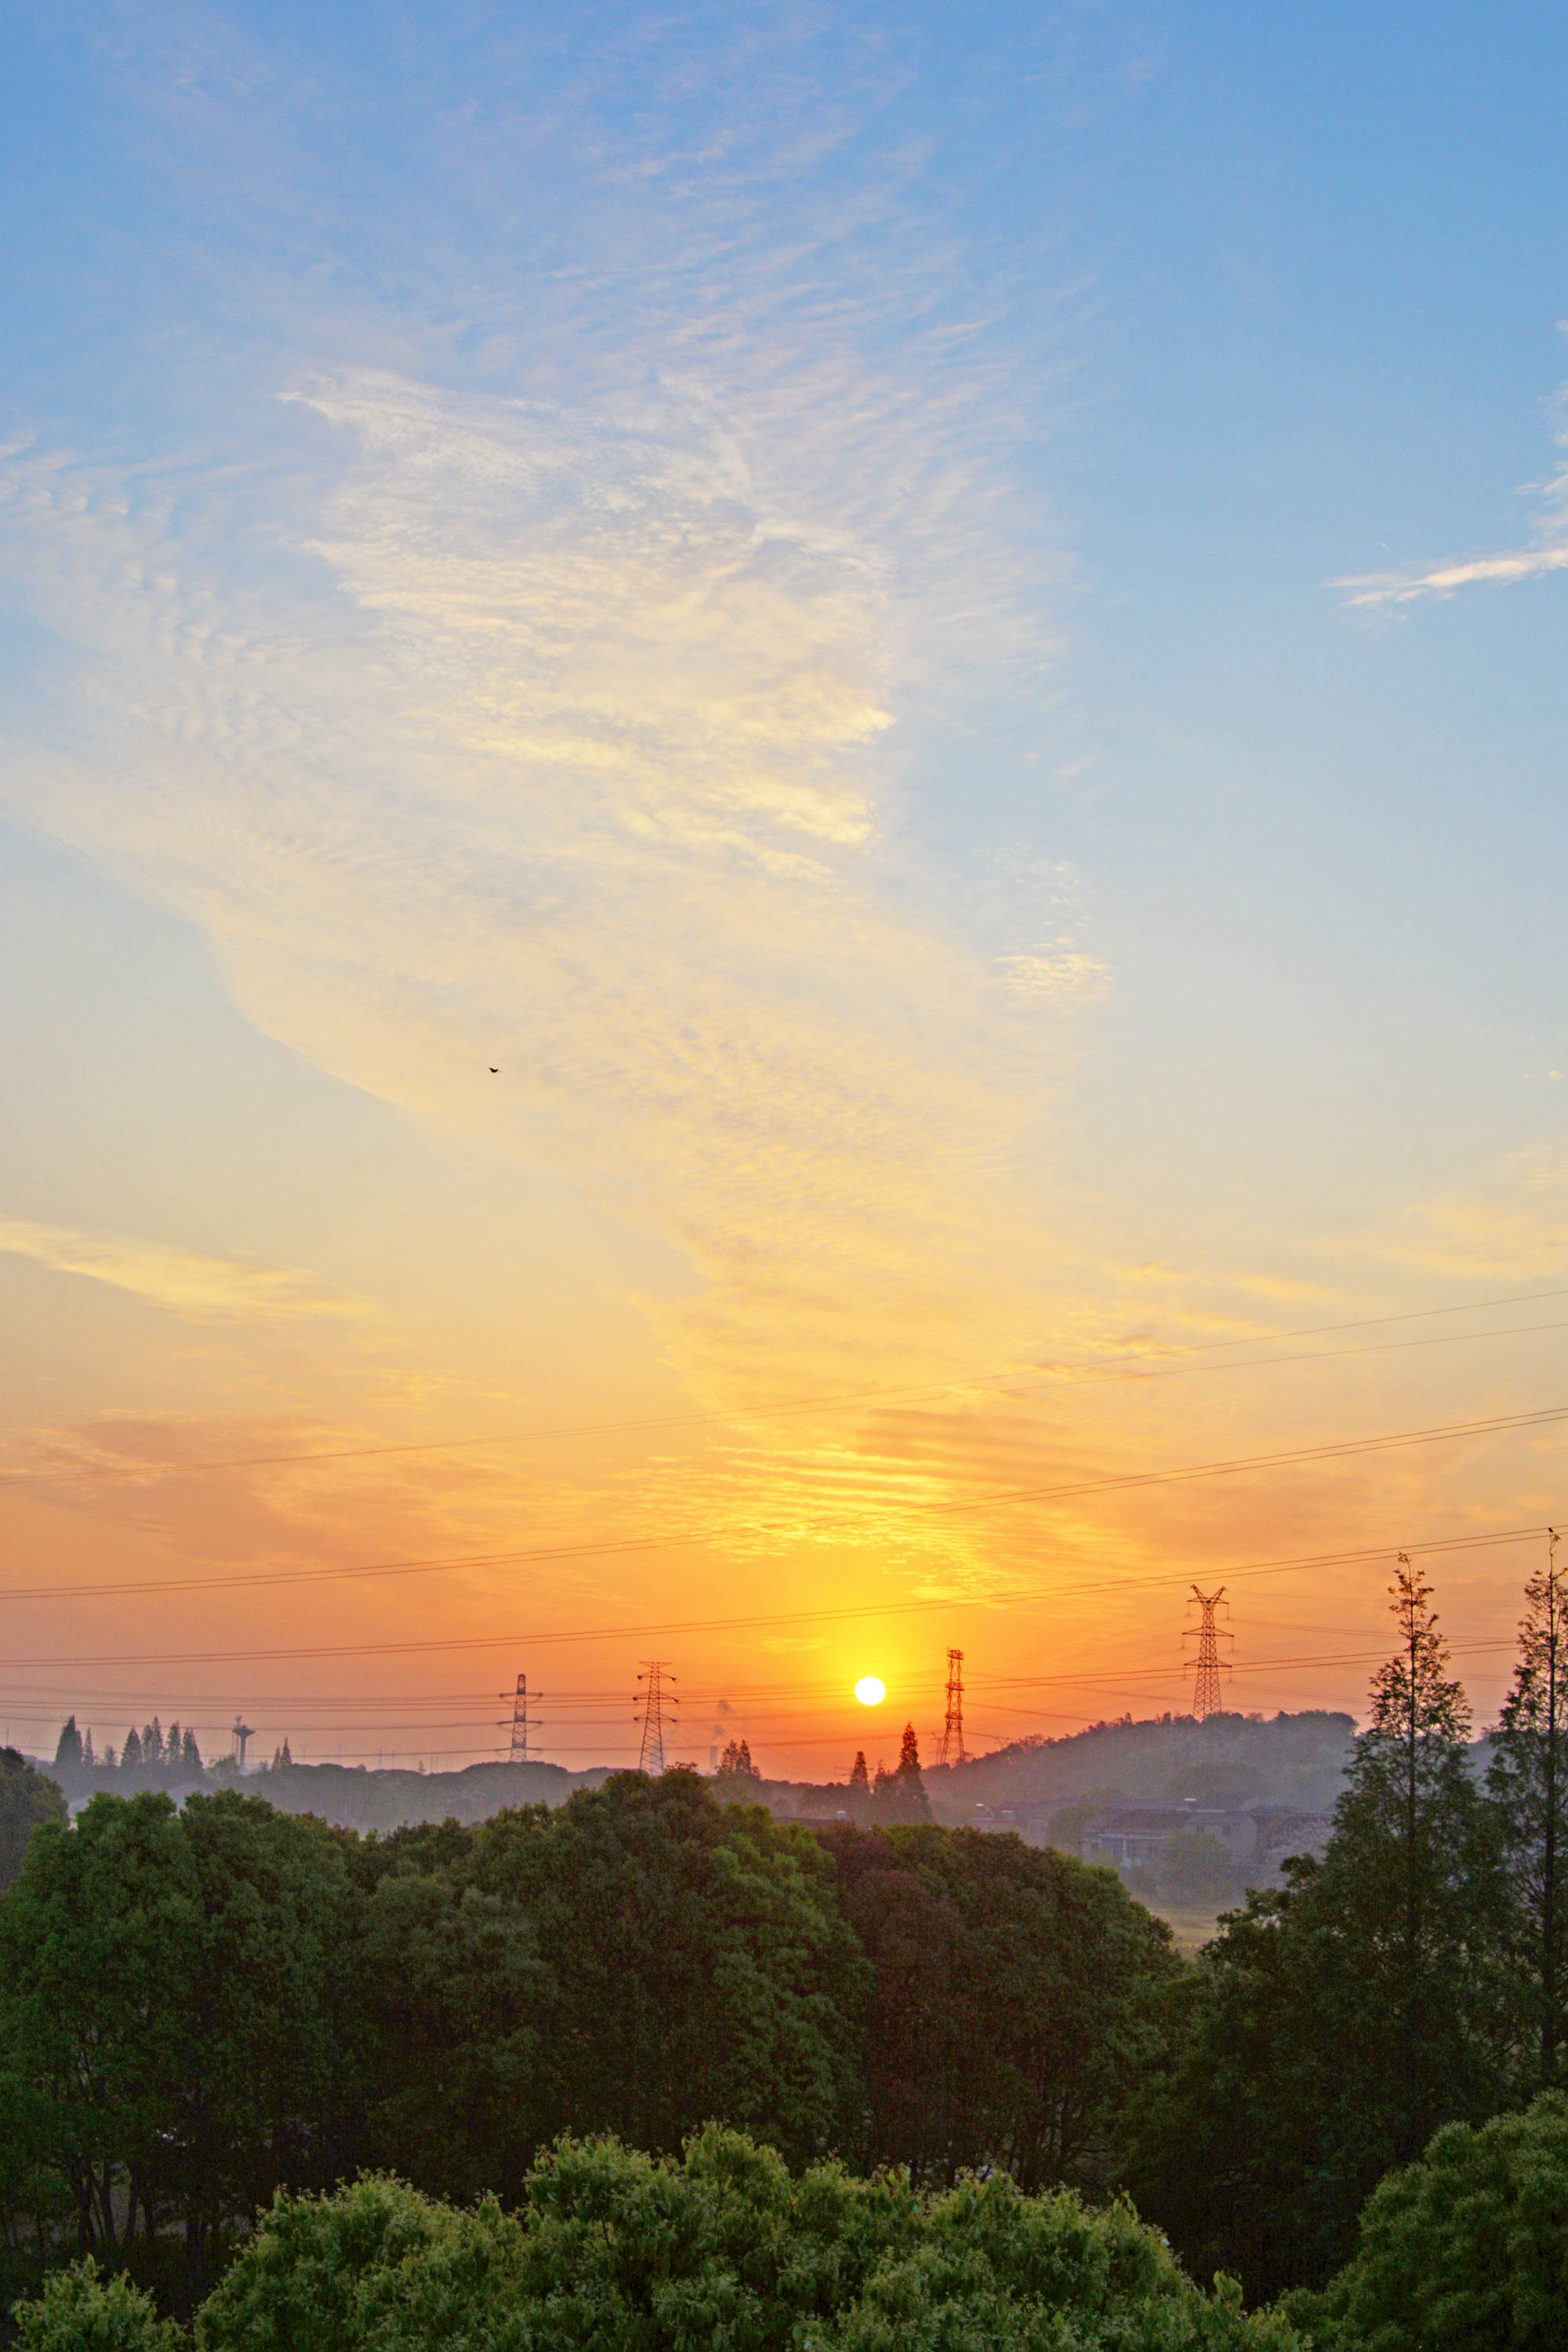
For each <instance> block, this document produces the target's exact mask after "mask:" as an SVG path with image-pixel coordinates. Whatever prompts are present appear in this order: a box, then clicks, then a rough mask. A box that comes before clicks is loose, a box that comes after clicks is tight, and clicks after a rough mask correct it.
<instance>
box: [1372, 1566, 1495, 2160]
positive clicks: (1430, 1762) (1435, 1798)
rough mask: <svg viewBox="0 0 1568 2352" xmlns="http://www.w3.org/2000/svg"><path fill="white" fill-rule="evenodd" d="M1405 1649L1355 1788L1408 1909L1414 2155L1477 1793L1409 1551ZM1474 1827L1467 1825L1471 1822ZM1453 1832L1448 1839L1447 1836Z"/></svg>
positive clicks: (1461, 1717) (1408, 2059)
mask: <svg viewBox="0 0 1568 2352" xmlns="http://www.w3.org/2000/svg"><path fill="white" fill-rule="evenodd" d="M1391 1590H1392V1591H1393V1594H1394V1600H1393V1603H1392V1606H1393V1611H1394V1619H1395V1622H1397V1624H1398V1627H1399V1633H1400V1642H1399V1647H1398V1648H1397V1650H1396V1651H1395V1652H1394V1655H1393V1657H1392V1658H1390V1660H1389V1661H1388V1664H1386V1665H1384V1666H1382V1667H1380V1668H1379V1670H1378V1672H1377V1675H1375V1677H1374V1678H1373V1685H1372V1722H1371V1725H1370V1727H1369V1728H1368V1730H1367V1731H1366V1733H1365V1734H1364V1736H1363V1738H1362V1739H1361V1740H1360V1741H1358V1743H1357V1757H1356V1762H1355V1764H1354V1765H1353V1766H1352V1775H1351V1777H1352V1782H1355V1783H1359V1787H1358V1789H1357V1794H1358V1795H1359V1796H1360V1797H1361V1798H1362V1800H1363V1805H1364V1807H1365V1809H1366V1810H1367V1811H1369V1813H1370V1812H1373V1811H1375V1812H1376V1813H1378V1814H1380V1815H1381V1818H1382V1825H1383V1826H1384V1829H1385V1830H1392V1831H1393V1832H1394V1837H1393V1844H1394V1861H1395V1863H1396V1868H1397V1875H1398V1879H1399V1889H1400V1900H1401V1908H1402V1921H1401V1946H1402V1948H1401V1954H1400V1969H1399V1973H1400V1977H1401V1979H1402V1990H1403V1996H1404V1997H1403V2003H1402V2008H1403V2017H1404V2043H1405V2069H1406V2081H1407V2083H1408V2085H1409V2091H1410V2097H1409V2101H1408V2105H1407V2112H1406V2116H1405V2120H1404V2123H1403V2126H1402V2128H1401V2130H1400V2134H1399V2138H1400V2147H1399V2154H1400V2155H1401V2156H1402V2157H1403V2158H1406V2159H1408V2158H1410V2157H1412V2156H1413V2155H1414V2154H1415V2150H1416V2149H1417V2148H1418V2147H1420V2146H1421V2145H1422V2144H1423V2143H1424V2141H1425V2140H1426V2134H1427V2130H1428V2129H1429V2127H1430V2122H1429V2116H1428V2112H1427V2111H1428V2108H1429V2106H1430V2104H1431V2091H1432V2087H1433V2086H1431V2085H1430V2084H1427V2083H1426V2082H1424V2080H1423V2076H1424V2073H1425V2069H1424V2066H1423V2056H1424V2051H1423V2034H1424V2030H1425V2029H1426V2026H1427V2025H1428V2024H1429V2023H1430V2021H1431V2019H1432V2013H1433V2008H1434V2003H1435V2002H1436V2001H1441V2000H1443V1999H1444V1997H1445V1988H1444V1986H1443V1985H1442V1983H1441V1981H1436V1982H1435V1981H1434V1980H1433V1979H1434V1971H1433V1969H1432V1967H1431V1955H1430V1953H1429V1951H1428V1949H1427V1946H1428V1943H1429V1940H1430V1938H1429V1936H1428V1934H1427V1930H1428V1927H1429V1926H1430V1923H1431V1919H1432V1915H1433V1911H1434V1907H1435V1906H1436V1905H1437V1904H1440V1903H1441V1901H1442V1897H1443V1894H1444V1892H1445V1891H1446V1883H1447V1871H1446V1868H1445V1865H1446V1864H1447V1861H1448V1859H1449V1854H1448V1853H1447V1851H1446V1848H1447V1845H1448V1843H1449V1841H1450V1837H1451V1831H1452V1827H1453V1826H1456V1825H1458V1823H1459V1822H1461V1821H1462V1820H1463V1817H1464V1816H1465V1814H1466V1812H1467V1811H1468V1810H1470V1808H1468V1806H1467V1803H1466V1801H1465V1800H1466V1798H1467V1797H1468V1794H1469V1792H1470V1790H1471V1787H1472V1783H1471V1781H1470V1777H1469V1763H1468V1757H1467V1755H1466V1754H1465V1752H1464V1751H1465V1742H1466V1738H1467V1737H1468V1732H1469V1727H1470V1711H1469V1706H1468V1702H1467V1700H1466V1697H1465V1694H1464V1691H1463V1689H1462V1688H1461V1686H1460V1685H1459V1684H1458V1683H1457V1682H1452V1681H1450V1680H1449V1679H1448V1676H1447V1672H1446V1669H1447V1663H1448V1654H1447V1643H1445V1642H1444V1641H1443V1639H1442V1636H1441V1635H1440V1634H1439V1633H1438V1631H1437V1619H1436V1613H1435V1612H1434V1611H1433V1610H1432V1609H1431V1607H1430V1606H1429V1603H1430V1601H1431V1596H1432V1588H1431V1586H1430V1585H1429V1584H1427V1583H1426V1582H1425V1581H1424V1580H1423V1579H1422V1577H1421V1575H1420V1572H1419V1570H1415V1569H1413V1568H1412V1567H1411V1565H1410V1561H1409V1559H1408V1557H1407V1556H1406V1555H1405V1553H1404V1552H1401V1553H1400V1555H1399V1566H1398V1569H1397V1570H1396V1571H1395V1574H1394V1584H1393V1586H1392V1588H1391ZM1466 1825H1467V1826H1468V1824H1466ZM1445 1832H1449V1836H1447V1837H1446V1836H1445Z"/></svg>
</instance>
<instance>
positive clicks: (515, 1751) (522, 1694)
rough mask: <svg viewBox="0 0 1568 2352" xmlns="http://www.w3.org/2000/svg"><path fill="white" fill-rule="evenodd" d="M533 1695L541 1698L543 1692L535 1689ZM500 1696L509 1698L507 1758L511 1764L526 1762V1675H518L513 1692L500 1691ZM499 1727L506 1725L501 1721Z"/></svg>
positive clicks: (527, 1723) (527, 1730) (527, 1722)
mask: <svg viewBox="0 0 1568 2352" xmlns="http://www.w3.org/2000/svg"><path fill="white" fill-rule="evenodd" d="M501 1696H502V1698H510V1700H511V1755H510V1758H509V1759H508V1760H509V1761H510V1763H513V1764H526V1763H527V1762H528V1760H529V1759H528V1733H529V1721H528V1676H527V1675H519V1676H518V1678H517V1690H516V1692H515V1694H514V1693H513V1692H511V1691H502V1693H501ZM533 1696H534V1697H535V1698H542V1697H543V1696H544V1693H543V1692H542V1691H535V1692H534V1694H533ZM501 1729H502V1730H503V1731H504V1730H505V1729H506V1725H505V1724H504V1723H503V1724H502V1725H501Z"/></svg>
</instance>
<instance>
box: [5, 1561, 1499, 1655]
mask: <svg viewBox="0 0 1568 2352" xmlns="http://www.w3.org/2000/svg"><path fill="white" fill-rule="evenodd" d="M1545 1532H1546V1529H1545V1527H1544V1525H1542V1526H1537V1527H1528V1528H1506V1529H1501V1530H1499V1531H1498V1532H1496V1533H1494V1534H1490V1535H1474V1536H1450V1537H1443V1538H1437V1539H1436V1540H1434V1541H1432V1542H1429V1543H1411V1542H1406V1543H1405V1546H1404V1549H1405V1550H1406V1551H1409V1552H1421V1553H1428V1552H1429V1553H1432V1554H1434V1555H1436V1554H1439V1553H1443V1552H1454V1551H1481V1550H1485V1549H1488V1548H1489V1546H1491V1545H1493V1544H1505V1543H1524V1542H1528V1541H1531V1540H1533V1539H1535V1538H1539V1537H1540V1536H1542V1535H1544V1534H1545ZM1397 1549H1399V1547H1398V1546H1397V1545H1396V1544H1394V1543H1386V1544H1377V1545H1371V1546H1368V1547H1366V1548H1365V1549H1362V1550H1359V1551H1342V1552H1308V1553H1304V1554H1302V1555H1300V1557H1299V1558H1296V1559H1272V1560H1258V1561H1250V1562H1247V1563H1246V1564H1244V1565H1243V1566H1242V1567H1240V1568H1234V1569H1231V1570H1227V1571H1226V1572H1227V1574H1228V1575H1229V1576H1230V1577H1231V1578H1232V1579H1233V1580H1235V1579H1236V1578H1238V1577H1242V1576H1279V1575H1284V1574H1286V1573H1288V1572H1290V1571H1293V1570H1300V1569H1307V1568H1344V1567H1356V1566H1360V1565H1363V1564H1364V1563H1365V1562H1367V1561H1369V1560H1386V1559H1392V1558H1393V1557H1394V1552H1395V1551H1396V1550H1397ZM1170 1581H1171V1579H1170V1573H1169V1571H1168V1570H1165V1571H1163V1572H1161V1573H1158V1574H1152V1575H1146V1576H1126V1577H1114V1578H1109V1579H1102V1580H1098V1581H1095V1582H1082V1581H1078V1582H1074V1583H1073V1584H1071V1585H1010V1586H1006V1587H1005V1588H1001V1589H999V1590H997V1591H992V1592H986V1593H976V1594H973V1595H972V1596H969V1597H968V1598H965V1599H961V1600H954V1599H953V1598H952V1596H951V1595H939V1596H934V1597H932V1598H930V1599H920V1600H914V1601H868V1602H865V1603H861V1604H858V1605H857V1606H855V1607H853V1608H847V1609H793V1610H769V1611H765V1612H756V1613H754V1614H752V1615H749V1616H744V1617H708V1618H686V1619H681V1620H675V1621H670V1620H664V1621H661V1622H652V1623H642V1624H637V1625H600V1626H595V1627H592V1628H587V1629H580V1630H576V1631H573V1632H569V1633H525V1634H520V1633H493V1634H492V1633H470V1634H459V1635H456V1636H448V1637H447V1638H446V1639H444V1640H439V1641H427V1640H422V1641H413V1642H345V1643H324V1644H320V1645H316V1646H310V1645H307V1644H305V1643H294V1644H290V1645H289V1646H288V1647H284V1648H278V1649H270V1650H162V1651H148V1652H142V1653H140V1654H134V1655H130V1656H128V1655H127V1654H125V1652H123V1651H121V1650H115V1651H109V1652H103V1653H97V1654H92V1655H89V1656H87V1657H33V1658H27V1657H17V1656H15V1655H13V1657H12V1658H11V1659H10V1661H9V1663H10V1664H11V1665H12V1666H13V1667H34V1666H37V1667H50V1666H52V1667H57V1668H59V1669H62V1670H67V1669H77V1668H79V1667H83V1666H130V1665H136V1666H226V1665H242V1666H243V1665H256V1664H272V1663H284V1662H288V1661H291V1660H294V1659H298V1658H384V1657H425V1656H435V1655H437V1654H448V1653H452V1652H456V1651H460V1650H495V1649H511V1648H516V1647H520V1646H521V1645H522V1644H524V1643H527V1644H528V1645H529V1646H531V1647H533V1648H538V1647H539V1646H541V1645H542V1643H576V1642H622V1641H633V1640H636V1639H638V1638H642V1637H646V1636H647V1635H650V1634H656V1633H657V1634H660V1635H663V1634H669V1633H683V1634H700V1633H749V1632H751V1631H752V1630H753V1629H754V1628H756V1627H759V1626H763V1625H769V1626H773V1625H819V1624H833V1623H837V1622H841V1621H843V1620H845V1619H851V1620H860V1619H864V1618H868V1617H901V1616H911V1615H914V1614H916V1613H917V1612H925V1611H928V1610H931V1609H942V1610H946V1611H948V1612H952V1611H954V1610H960V1609H990V1608H996V1607H1000V1606H1003V1605H1017V1604H1021V1603H1023V1602H1026V1601H1056V1600H1060V1599H1061V1598H1062V1597H1063V1595H1064V1594H1065V1593H1067V1592H1069V1591H1070V1592H1117V1591H1135V1590H1143V1589H1146V1588H1148V1587H1149V1586H1152V1585H1164V1586H1168V1585H1169V1583H1170Z"/></svg>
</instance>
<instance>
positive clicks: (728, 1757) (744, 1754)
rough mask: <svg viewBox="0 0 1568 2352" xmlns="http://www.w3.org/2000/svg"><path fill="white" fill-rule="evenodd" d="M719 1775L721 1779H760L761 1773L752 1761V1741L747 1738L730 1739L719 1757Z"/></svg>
mask: <svg viewBox="0 0 1568 2352" xmlns="http://www.w3.org/2000/svg"><path fill="white" fill-rule="evenodd" d="M719 1777H720V1779H721V1780H755V1781H760V1780H762V1777H763V1776H762V1774H761V1773H760V1772H759V1771H758V1769H757V1768H756V1766H755V1765H754V1764H753V1763H752V1743H751V1741H750V1740H749V1739H731V1741H730V1743H729V1745H728V1747H727V1748H725V1750H724V1753H723V1755H722V1756H721V1758H720V1759H719Z"/></svg>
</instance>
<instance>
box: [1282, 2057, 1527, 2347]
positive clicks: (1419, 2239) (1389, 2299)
mask: <svg viewBox="0 0 1568 2352" xmlns="http://www.w3.org/2000/svg"><path fill="white" fill-rule="evenodd" d="M1288 2301H1289V2307H1290V2309H1291V2310H1292V2312H1293V2313H1294V2314H1295V2315H1296V2316H1297V2317H1298V2318H1299V2319H1300V2322H1301V2324H1302V2326H1304V2327H1306V2328H1310V2331H1311V2334H1312V2337H1313V2340H1314V2342H1315V2343H1317V2344H1318V2345H1319V2346H1321V2347H1322V2352H1561V2347H1563V2345H1564V2344H1568V2098H1565V2097H1564V2096H1563V2094H1562V2093H1560V2092H1547V2093H1545V2094H1544V2095H1542V2097H1540V2098H1538V2099H1537V2100H1536V2102H1535V2104H1534V2105H1533V2106H1532V2107H1531V2108H1530V2109H1529V2111H1528V2112H1527V2113H1526V2114H1523V2115H1506V2116H1495V2117H1494V2118H1493V2119H1492V2121H1491V2122H1489V2123H1487V2124H1484V2125H1482V2126H1480V2127H1479V2129H1475V2128H1472V2127H1471V2126H1468V2125H1466V2124H1447V2125H1446V2126H1444V2128H1443V2129H1442V2130H1441V2131H1439V2132H1438V2133H1436V2136H1435V2137H1434V2138H1433V2140H1432V2142H1431V2145H1430V2146H1429V2147H1428V2148H1427V2149H1426V2154H1425V2156H1424V2157H1423V2158H1421V2159H1420V2161H1419V2162H1418V2163H1415V2164H1412V2165H1408V2166H1406V2167H1405V2169H1404V2170H1403V2171H1399V2172H1394V2173H1392V2174H1390V2175H1389V2177H1388V2178H1387V2179H1385V2180H1384V2181H1381V2182H1380V2183H1379V2185H1378V2187H1377V2188H1376V2189H1374V2190H1373V2194H1372V2196H1371V2198H1370V2199H1369V2200H1368V2201H1367V2205H1366V2209H1365V2210H1364V2212H1363V2215H1362V2219H1361V2232H1360V2243H1359V2245H1358V2248H1357V2251H1356V2254H1355V2258H1354V2260H1353V2261H1352V2263H1350V2264H1349V2265H1348V2266H1347V2268H1346V2269H1344V2270H1343V2271H1342V2272H1341V2273H1340V2274H1339V2276H1338V2277H1337V2278H1336V2279H1335V2280H1334V2281H1333V2282H1332V2284H1331V2285H1330V2287H1329V2288H1328V2289H1327V2291H1326V2292H1325V2293H1323V2294H1297V2295H1294V2296H1291V2297H1289V2298H1288Z"/></svg>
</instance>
